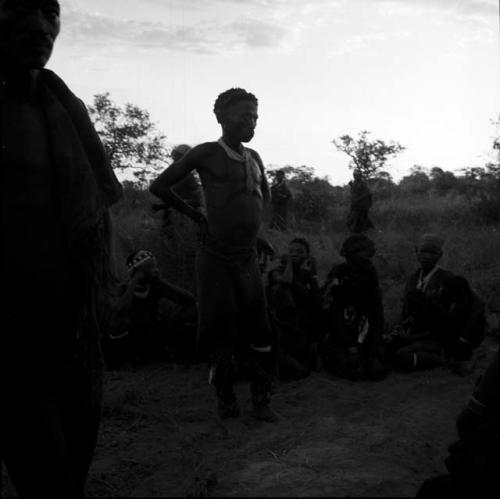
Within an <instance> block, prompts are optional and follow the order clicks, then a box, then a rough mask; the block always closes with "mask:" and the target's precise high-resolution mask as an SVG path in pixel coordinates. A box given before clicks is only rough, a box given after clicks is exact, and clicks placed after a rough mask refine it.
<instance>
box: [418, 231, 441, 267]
mask: <svg viewBox="0 0 500 499" xmlns="http://www.w3.org/2000/svg"><path fill="white" fill-rule="evenodd" d="M443 244H444V240H443V239H442V238H441V237H439V236H438V235H436V234H431V233H429V234H424V235H423V236H422V237H421V238H420V241H419V243H418V246H417V248H416V253H417V260H418V262H419V263H420V265H421V267H422V269H423V270H424V271H425V272H427V271H429V270H432V269H433V268H434V267H435V265H436V264H437V263H438V261H439V260H440V258H441V257H442V256H443V249H442V248H443Z"/></svg>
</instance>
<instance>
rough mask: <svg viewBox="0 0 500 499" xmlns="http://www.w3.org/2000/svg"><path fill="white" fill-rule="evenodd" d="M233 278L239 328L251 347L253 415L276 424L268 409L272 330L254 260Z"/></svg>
mask: <svg viewBox="0 0 500 499" xmlns="http://www.w3.org/2000/svg"><path fill="white" fill-rule="evenodd" d="M233 278H234V279H235V282H237V285H236V286H235V289H236V292H237V296H238V304H239V307H240V310H242V313H241V315H240V316H239V321H240V322H239V326H240V328H241V330H242V331H244V334H245V338H247V343H249V345H250V363H251V366H252V381H251V384H250V391H251V395H252V405H253V409H254V413H253V414H254V416H255V417H256V418H258V419H261V420H264V421H270V422H272V421H275V420H277V415H276V414H275V413H274V412H273V411H272V410H271V409H270V408H269V403H270V400H271V393H272V381H273V372H274V364H275V357H274V355H273V352H272V343H273V337H272V330H271V324H270V322H269V316H268V310H267V303H266V297H265V292H264V286H263V283H262V278H261V275H260V272H259V267H258V262H257V258H250V259H249V261H248V262H247V263H246V265H242V267H241V268H240V269H239V270H238V274H237V275H234V276H233Z"/></svg>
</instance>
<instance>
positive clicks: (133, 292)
mask: <svg viewBox="0 0 500 499" xmlns="http://www.w3.org/2000/svg"><path fill="white" fill-rule="evenodd" d="M126 265H127V271H128V274H129V280H128V283H127V284H124V285H123V286H122V287H121V289H120V293H119V297H118V298H117V300H116V302H115V303H114V307H113V312H112V317H111V325H110V331H109V334H108V335H107V337H106V338H105V339H104V342H103V349H104V354H105V359H106V362H107V364H108V366H109V367H114V366H116V365H120V364H121V363H122V362H123V361H129V360H132V361H140V360H152V359H158V358H160V359H165V358H168V354H167V350H169V349H171V350H173V351H174V354H175V355H179V356H181V357H182V358H183V359H184V360H185V359H186V358H193V356H194V354H195V350H196V324H197V313H196V300H195V297H194V296H193V295H192V294H191V293H189V292H188V291H186V290H184V289H181V288H178V287H177V286H174V285H173V284H170V283H168V282H166V281H164V280H163V279H161V277H160V273H159V269H158V264H157V261H156V258H155V257H154V255H153V254H152V253H151V252H149V251H146V250H139V251H136V252H134V253H132V254H131V255H129V257H128V258H127V261H126Z"/></svg>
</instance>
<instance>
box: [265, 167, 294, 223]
mask: <svg viewBox="0 0 500 499" xmlns="http://www.w3.org/2000/svg"><path fill="white" fill-rule="evenodd" d="M292 199H293V195H292V191H291V190H290V187H288V183H287V181H286V178H285V172H284V171H283V170H278V171H277V172H276V180H275V182H274V183H273V185H272V186H271V204H272V209H273V212H272V219H271V224H270V227H271V229H277V230H286V229H287V228H288V208H289V205H290V203H291V201H292Z"/></svg>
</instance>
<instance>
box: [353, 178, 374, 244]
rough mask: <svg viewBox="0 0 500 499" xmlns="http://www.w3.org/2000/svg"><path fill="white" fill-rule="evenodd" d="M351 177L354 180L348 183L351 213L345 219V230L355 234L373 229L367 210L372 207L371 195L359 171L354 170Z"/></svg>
mask: <svg viewBox="0 0 500 499" xmlns="http://www.w3.org/2000/svg"><path fill="white" fill-rule="evenodd" d="M353 177H354V180H351V181H350V182H349V186H350V188H351V211H350V212H349V216H348V217H347V228H348V229H349V231H350V232H353V233H354V234H357V233H359V232H366V231H367V230H368V229H371V228H372V227H373V222H372V221H371V220H370V218H369V217H368V210H369V209H370V208H371V206H372V193H371V192H370V189H369V188H368V185H367V184H366V182H365V181H364V180H363V174H362V173H361V172H360V171H359V170H354V172H353Z"/></svg>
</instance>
